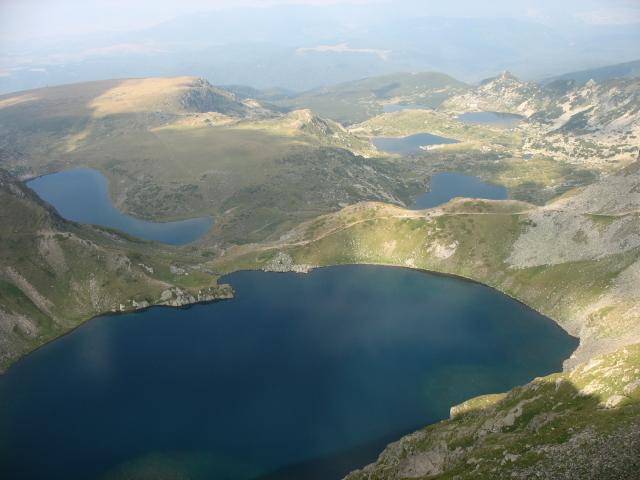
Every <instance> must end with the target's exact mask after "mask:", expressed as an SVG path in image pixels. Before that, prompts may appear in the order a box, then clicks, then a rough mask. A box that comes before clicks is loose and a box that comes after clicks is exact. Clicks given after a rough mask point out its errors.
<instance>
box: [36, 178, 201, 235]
mask: <svg viewBox="0 0 640 480" xmlns="http://www.w3.org/2000/svg"><path fill="white" fill-rule="evenodd" d="M27 186H29V188H31V189H32V190H33V191H34V192H35V193H37V194H38V196H39V197H40V198H42V199H43V200H45V201H46V202H48V203H50V204H51V205H53V206H54V207H55V208H56V210H57V211H58V213H60V215H61V216H63V217H64V218H66V219H67V220H73V221H74V222H80V223H92V224H95V225H102V226H105V227H112V228H117V229H118V230H122V231H123V232H126V233H128V234H130V235H133V236H134V237H139V238H143V239H145V240H156V241H158V242H162V243H168V244H173V245H184V244H187V243H191V242H193V241H195V240H197V239H198V238H200V237H201V236H202V235H204V234H205V233H206V232H207V230H209V229H210V228H211V225H212V224H213V221H212V219H211V218H208V217H200V218H190V219H188V220H179V221H177V222H161V223H158V222H149V221H146V220H141V219H139V218H135V217H132V216H130V215H125V214H124V213H122V212H121V211H119V210H118V209H117V208H116V207H115V206H114V205H113V202H112V200H111V195H110V194H109V187H108V185H107V179H106V178H105V177H104V176H103V175H102V173H100V172H98V171H97V170H93V169H91V168H77V169H73V170H66V171H64V172H59V173H53V174H51V175H44V176H42V177H38V178H35V179H33V180H31V181H29V182H27Z"/></svg>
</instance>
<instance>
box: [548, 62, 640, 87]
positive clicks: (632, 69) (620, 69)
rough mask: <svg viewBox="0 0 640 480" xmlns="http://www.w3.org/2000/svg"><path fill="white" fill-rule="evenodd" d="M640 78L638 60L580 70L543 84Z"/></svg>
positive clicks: (639, 63) (556, 77)
mask: <svg viewBox="0 0 640 480" xmlns="http://www.w3.org/2000/svg"><path fill="white" fill-rule="evenodd" d="M637 77H640V60H636V61H634V62H626V63H618V64H616V65H606V66H604V67H600V68H592V69H590V70H580V71H578V72H570V73H565V74H563V75H558V76H555V77H552V78H549V79H547V80H545V81H544V83H552V82H554V81H557V80H573V81H575V82H576V83H578V84H584V83H587V82H588V81H589V80H595V81H596V82H600V81H603V80H611V79H612V78H637Z"/></svg>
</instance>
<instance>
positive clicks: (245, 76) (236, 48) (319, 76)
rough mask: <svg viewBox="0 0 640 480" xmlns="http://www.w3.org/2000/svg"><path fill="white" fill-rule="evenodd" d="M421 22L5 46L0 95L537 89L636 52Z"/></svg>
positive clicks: (228, 28) (574, 35)
mask: <svg viewBox="0 0 640 480" xmlns="http://www.w3.org/2000/svg"><path fill="white" fill-rule="evenodd" d="M365 10H366V11H365ZM423 15H424V12H422V13H420V12H419V11H412V9H407V10H403V9H396V11H394V12H393V13H392V14H389V12H384V13H381V12H380V11H377V10H376V9H375V8H374V7H371V8H367V9H363V8H362V7H360V8H358V7H357V6H345V5H342V6H323V7H314V6H298V7H295V8H293V7H291V6H287V7H286V9H285V7H282V6H280V7H278V6H272V7H268V8H266V7H265V8H260V9H231V10H229V11H219V12H207V13H202V14H198V15H189V16H185V17H179V18H176V19H173V20H171V21H168V22H165V23H162V24H160V25H157V26H155V27H152V28H146V29H143V30H138V31H132V32H128V33H118V34H106V33H105V34H93V35H85V36H79V37H71V38H57V39H51V41H47V42H42V43H38V44H36V43H31V44H28V43H17V44H16V43H13V44H11V43H9V42H4V43H3V44H2V46H0V93H5V92H11V91H19V90H25V89H30V88H37V87H43V86H51V85H59V84H66V83H73V82H80V81H89V80H103V79H107V78H123V77H127V78H129V77H156V76H176V75H192V76H198V77H203V78H206V79H207V80H209V81H210V82H211V83H213V84H216V85H223V84H235V85H238V84H242V85H249V86H251V87H254V88H260V89H264V88H273V87H279V88H284V89H288V90H296V91H305V90H310V89H314V88H318V87H321V86H324V85H330V84H336V83H342V82H348V81H352V80H356V79H360V78H365V77H372V76H380V75H387V74H392V73H394V72H399V71H409V72H419V71H443V72H447V73H449V74H451V75H453V76H455V77H456V78H460V79H462V80H464V81H466V82H477V81H479V80H480V79H481V78H484V77H488V76H491V75H495V74H496V73H498V72H500V71H503V70H506V69H508V70H510V71H513V72H515V73H516V74H517V75H518V76H520V77H522V78H528V79H534V78H535V79H537V78H543V77H548V76H552V75H555V74H560V73H562V72H563V71H567V70H580V69H584V68H587V67H590V66H592V65H594V64H598V65H602V64H604V63H606V62H611V63H614V62H621V61H626V60H629V59H634V58H636V57H637V55H638V53H637V45H639V44H640V28H638V27H637V25H615V26H607V25H587V24H584V25H580V26H575V25H573V24H571V25H566V26H565V27H563V28H562V29H561V28H554V27H550V26H547V25H543V24H540V23H535V22H531V21H524V20H517V19H509V18H480V17H476V18H460V17H458V18H451V17H448V18H443V17H429V16H423ZM353 19H357V21H354V20H353Z"/></svg>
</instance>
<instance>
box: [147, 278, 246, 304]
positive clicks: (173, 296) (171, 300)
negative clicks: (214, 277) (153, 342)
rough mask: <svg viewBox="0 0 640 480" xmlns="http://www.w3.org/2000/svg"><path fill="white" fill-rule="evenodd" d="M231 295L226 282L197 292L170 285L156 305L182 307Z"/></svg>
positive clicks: (229, 286) (231, 288)
mask: <svg viewBox="0 0 640 480" xmlns="http://www.w3.org/2000/svg"><path fill="white" fill-rule="evenodd" d="M233 295H234V292H233V287H231V285H228V284H226V283H225V284H222V285H216V286H214V287H209V288H205V289H201V290H198V293H197V294H192V293H189V292H187V291H186V290H183V289H181V288H178V287H172V288H169V289H167V290H164V291H163V292H162V294H161V295H160V301H159V302H158V305H167V306H169V307H184V306H186V305H192V304H194V303H203V302H213V301H216V300H227V299H230V298H233ZM147 306H148V305H147ZM142 308H144V307H142Z"/></svg>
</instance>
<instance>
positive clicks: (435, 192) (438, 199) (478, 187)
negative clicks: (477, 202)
mask: <svg viewBox="0 0 640 480" xmlns="http://www.w3.org/2000/svg"><path fill="white" fill-rule="evenodd" d="M456 197H465V198H484V199H488V200H504V199H506V198H507V189H506V188H505V187H503V186H501V185H494V184H492V183H486V182H484V181H482V180H481V179H480V178H478V177H473V176H470V175H462V174H460V173H437V174H435V175H433V176H432V177H431V184H430V188H429V191H428V192H426V193H423V194H422V195H420V196H418V197H417V198H416V201H415V203H414V204H413V205H412V206H411V209H413V210H422V209H425V208H433V207H437V206H438V205H442V204H444V203H447V202H448V201H449V200H451V199H453V198H456Z"/></svg>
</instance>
